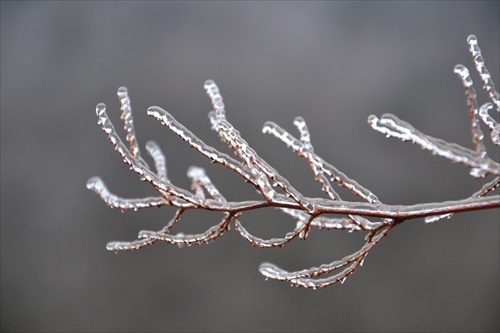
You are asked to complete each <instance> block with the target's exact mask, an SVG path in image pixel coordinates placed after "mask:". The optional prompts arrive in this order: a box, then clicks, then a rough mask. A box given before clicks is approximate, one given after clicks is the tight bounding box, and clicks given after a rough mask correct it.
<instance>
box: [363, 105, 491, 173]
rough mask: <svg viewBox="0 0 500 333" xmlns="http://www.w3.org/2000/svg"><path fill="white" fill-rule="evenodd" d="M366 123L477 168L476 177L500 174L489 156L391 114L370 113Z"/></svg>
mask: <svg viewBox="0 0 500 333" xmlns="http://www.w3.org/2000/svg"><path fill="white" fill-rule="evenodd" d="M368 124H369V125H370V126H371V127H372V128H373V129H374V130H376V131H378V132H380V133H382V134H385V135H386V136H387V137H396V138H398V139H400V140H402V141H409V142H411V143H414V144H417V145H419V146H420V147H421V148H422V149H424V150H429V151H431V152H432V153H433V154H435V155H439V156H442V157H444V158H447V159H449V160H451V161H452V162H459V163H462V164H464V165H465V166H468V167H470V168H475V169H477V170H476V171H477V177H484V176H486V175H488V174H495V175H498V174H500V165H499V164H498V163H497V162H495V161H493V160H491V159H490V158H488V157H486V156H485V157H481V156H478V155H477V154H476V152H475V151H473V150H470V149H468V148H465V147H462V146H460V145H458V144H456V143H449V142H446V141H444V140H441V139H437V138H434V137H432V136H429V135H426V134H424V133H422V132H420V131H419V130H417V129H415V128H414V127H413V126H412V125H410V124H409V123H407V122H405V121H402V120H400V119H399V118H398V117H396V116H395V115H393V114H390V113H388V114H384V115H382V117H381V118H380V119H379V118H377V117H376V116H373V115H372V116H370V117H369V118H368Z"/></svg>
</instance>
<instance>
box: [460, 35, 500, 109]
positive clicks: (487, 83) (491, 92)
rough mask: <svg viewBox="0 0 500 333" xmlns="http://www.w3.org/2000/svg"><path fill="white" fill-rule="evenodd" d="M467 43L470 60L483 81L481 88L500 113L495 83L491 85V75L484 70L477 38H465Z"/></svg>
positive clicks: (499, 96) (498, 96)
mask: <svg viewBox="0 0 500 333" xmlns="http://www.w3.org/2000/svg"><path fill="white" fill-rule="evenodd" d="M467 43H469V50H470V52H471V53H472V60H473V62H474V65H475V66H476V69H477V72H478V73H479V75H480V76H481V80H482V81H483V85H484V86H483V88H484V90H486V92H487V93H488V97H489V98H490V100H491V101H492V102H493V104H495V105H496V107H497V111H498V112H500V94H499V93H498V91H497V90H496V89H495V83H493V79H492V78H491V74H490V72H489V71H488V69H487V68H486V65H485V62H484V59H483V56H482V54H481V49H480V48H479V44H478V43H477V37H476V36H474V35H470V36H469V37H467Z"/></svg>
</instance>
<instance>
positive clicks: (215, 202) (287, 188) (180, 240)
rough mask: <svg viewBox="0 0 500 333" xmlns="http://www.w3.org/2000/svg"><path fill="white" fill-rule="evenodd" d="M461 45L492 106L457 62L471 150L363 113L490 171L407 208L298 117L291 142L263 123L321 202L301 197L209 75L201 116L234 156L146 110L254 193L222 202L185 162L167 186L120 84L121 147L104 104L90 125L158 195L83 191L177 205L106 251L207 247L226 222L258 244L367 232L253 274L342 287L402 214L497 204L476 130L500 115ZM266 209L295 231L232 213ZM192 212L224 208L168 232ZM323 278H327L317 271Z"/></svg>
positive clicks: (395, 133) (489, 84) (484, 75)
mask: <svg viewBox="0 0 500 333" xmlns="http://www.w3.org/2000/svg"><path fill="white" fill-rule="evenodd" d="M468 43H469V46H470V51H471V53H472V54H473V61H474V63H475V65H476V69H477V71H478V72H479V74H480V75H481V80H482V82H483V85H484V89H485V90H486V92H487V94H488V98H489V99H490V102H488V103H485V104H483V105H482V106H479V103H478V96H477V92H476V89H475V88H474V84H473V81H472V79H471V77H470V73H469V71H468V69H467V68H465V66H463V65H457V66H456V67H455V72H456V73H457V74H458V75H459V78H460V80H461V81H462V84H463V86H464V88H465V92H466V95H467V101H468V105H469V110H470V117H471V128H472V141H473V145H474V148H475V149H469V148H465V147H462V146H460V145H457V144H453V143H449V142H446V141H444V140H441V139H437V138H434V137H431V136H429V135H426V134H424V133H422V132H420V131H419V130H417V129H415V128H414V127H413V126H412V125H410V124H409V123H407V122H405V121H402V120H400V119H398V118H397V117H396V116H394V115H391V114H386V115H383V116H382V117H380V118H378V117H376V116H370V117H369V119H368V122H369V124H370V126H371V127H372V128H373V129H375V130H377V131H379V132H381V133H383V134H385V135H386V136H388V137H390V136H392V137H396V138H399V139H401V140H403V141H409V142H412V143H415V144H417V145H419V146H420V147H421V148H423V149H424V150H429V151H430V152H431V153H432V154H434V155H439V156H443V157H445V158H447V159H449V160H450V161H452V162H460V163H462V164H464V165H465V166H467V167H469V168H470V169H471V172H470V173H471V175H472V176H474V177H476V178H482V177H488V176H494V177H495V179H493V180H491V181H488V182H487V183H485V184H484V185H483V186H482V187H481V188H480V189H479V190H478V191H476V192H474V193H472V194H471V195H469V196H467V197H466V198H465V199H460V200H454V201H445V202H431V203H420V204H415V205H405V206H401V205H389V204H385V203H383V202H381V201H380V200H379V199H378V198H377V196H376V195H375V194H374V193H373V192H371V191H370V190H368V189H367V188H365V187H363V186H362V185H361V184H359V183H358V182H356V181H355V180H353V179H351V178H349V177H348V176H347V175H345V174H344V173H343V172H341V171H340V170H338V169H337V168H336V167H334V166H333V165H332V164H329V163H327V162H326V161H325V160H323V159H322V158H321V157H319V156H318V154H317V153H316V152H315V151H314V147H313V144H312V142H311V134H310V132H309V128H308V126H307V124H306V122H305V120H304V119H303V118H302V117H296V118H295V120H294V125H295V126H296V127H297V129H298V131H299V135H300V136H299V138H296V137H294V136H293V135H291V134H290V133H288V132H287V131H285V130H284V129H283V128H281V127H280V126H278V125H277V124H275V123H273V122H266V123H265V125H264V127H263V132H264V133H269V134H272V135H273V136H275V137H276V138H278V139H280V140H281V141H283V142H284V143H285V144H286V145H287V146H288V147H290V148H291V149H292V151H293V152H294V153H296V154H297V155H298V156H300V157H302V158H304V159H305V160H306V161H307V163H309V165H310V167H311V170H312V171H313V175H314V179H315V180H316V181H317V182H318V183H319V184H320V186H321V188H322V190H323V192H324V193H325V194H326V198H309V197H306V196H305V195H303V194H302V193H300V192H299V191H298V190H297V189H296V188H295V187H294V186H293V185H292V184H291V182H290V181H289V180H287V179H286V178H285V177H283V176H282V175H281V174H280V173H279V172H278V171H277V170H276V169H275V168H274V167H273V166H271V165H270V164H269V163H268V162H267V161H265V160H264V159H263V158H262V157H260V156H259V155H258V154H257V152H256V151H255V150H254V149H253V148H251V147H250V145H249V144H248V142H247V141H246V140H245V139H243V137H242V135H241V133H240V132H239V131H238V130H237V129H236V128H235V127H234V126H233V125H232V124H231V123H230V122H229V121H228V120H227V118H226V110H225V105H224V102H223V99H222V96H221V94H220V91H219V88H218V87H217V85H216V84H215V82H214V81H212V80H208V81H206V82H205V85H204V88H205V90H206V92H207V94H208V96H209V97H210V99H211V102H212V108H213V110H212V111H210V112H209V119H210V122H211V125H212V128H213V129H214V130H215V131H216V132H217V134H218V136H219V138H220V139H221V141H222V142H224V143H225V144H227V145H228V146H229V148H230V149H231V150H232V151H233V153H234V154H235V156H236V158H233V157H231V156H229V155H227V154H225V153H222V152H221V151H219V150H217V149H215V148H213V147H211V146H209V145H207V144H206V143H204V142H203V141H202V140H201V139H200V138H198V137H197V136H196V135H194V134H193V133H192V132H191V131H189V130H188V129H187V128H186V127H184V125H182V124H181V123H179V122H178V121H177V120H176V119H175V118H174V117H173V116H172V115H171V114H170V113H168V112H167V111H165V110H163V109H162V108H160V107H157V106H152V107H150V108H149V109H148V111H147V113H148V115H150V116H152V117H154V118H156V119H157V120H159V121H160V122H161V123H162V124H163V125H164V126H166V127H167V128H168V129H169V130H171V131H172V132H174V133H175V134H177V135H178V136H179V137H180V138H181V139H182V140H183V141H185V142H186V143H187V144H188V145H189V146H191V147H192V148H193V149H195V150H196V151H198V152H199V153H200V154H202V155H204V156H205V157H207V158H208V159H209V160H210V162H212V163H217V164H221V165H222V166H224V167H225V168H227V169H229V170H232V171H234V172H235V173H236V174H238V175H239V176H240V177H241V178H242V180H243V181H245V182H248V183H250V184H251V185H253V186H254V187H255V189H256V190H257V191H258V192H259V193H260V195H261V196H262V199H261V200H247V201H228V200H226V198H225V197H224V196H223V195H222V193H221V192H220V191H219V189H218V188H217V187H216V186H215V184H214V183H213V182H212V181H211V180H210V178H209V177H208V176H207V174H206V173H205V170H204V169H202V168H200V167H196V166H192V167H190V168H189V169H188V171H187V177H188V178H190V179H191V190H187V189H183V188H180V187H178V186H175V185H174V184H173V183H172V181H171V180H170V179H169V178H168V175H167V165H166V158H165V155H164V154H163V152H162V151H161V148H160V146H159V145H158V144H156V143H155V142H153V141H149V142H148V143H147V144H146V146H145V148H146V150H147V152H148V153H149V155H150V157H151V159H152V160H153V164H154V169H151V168H150V167H149V165H148V163H147V162H146V161H145V159H144V157H143V156H142V155H141V151H140V148H139V143H138V140H137V138H136V134H135V128H134V122H133V119H132V109H131V105H130V98H129V96H128V91H127V89H126V88H125V87H120V88H119V89H118V98H119V101H120V104H121V112H122V114H121V119H122V120H123V123H124V129H125V132H126V140H125V143H126V144H127V145H126V144H125V143H124V141H122V140H121V138H120V136H119V135H118V133H117V132H116V131H115V128H114V126H113V124H112V123H111V120H110V119H109V117H108V115H107V114H106V107H105V105H104V104H102V103H100V104H98V105H97V107H96V113H97V117H98V124H99V125H100V127H101V129H102V130H103V131H104V132H105V133H106V135H107V137H108V140H109V142H111V144H112V145H113V147H114V149H115V151H116V152H118V154H119V155H120V156H121V157H122V159H123V161H124V162H125V163H126V164H127V165H129V166H130V168H131V169H132V170H133V171H134V172H135V173H137V174H138V175H139V176H140V178H141V179H142V180H144V181H147V182H148V183H150V184H151V185H152V186H153V188H154V189H155V190H156V191H157V192H158V194H159V195H158V196H150V197H146V198H123V197H120V196H118V195H116V194H114V193H112V192H110V191H109V190H108V188H107V187H106V185H105V184H104V182H103V181H102V180H101V179H100V178H99V177H92V178H90V179H89V180H88V182H87V188H88V189H90V190H93V191H94V192H95V193H97V194H98V195H99V197H100V198H101V199H102V200H103V201H104V202H105V203H106V204H107V205H108V206H110V207H111V208H117V209H120V210H123V211H125V210H133V211H135V210H139V209H143V208H149V207H161V206H171V207H176V208H177V209H176V212H175V214H174V216H173V218H172V219H170V220H169V222H168V223H167V224H166V225H165V226H164V227H163V228H161V229H160V230H157V231H151V230H142V231H140V232H139V234H138V239H136V240H134V241H130V242H124V241H114V242H109V243H108V244H107V246H106V248H107V249H108V250H110V251H113V252H121V251H132V250H139V249H141V248H143V247H145V246H150V245H153V244H154V243H156V242H158V241H162V242H165V243H168V244H174V245H178V246H179V247H182V246H186V245H187V246H190V245H199V244H205V243H209V242H212V241H214V240H215V239H217V238H218V237H220V236H221V235H222V234H224V233H225V232H226V231H227V230H229V229H230V226H231V224H234V227H235V229H236V231H237V232H238V233H239V234H240V235H241V236H242V237H243V238H244V239H246V240H247V241H249V242H250V243H251V244H252V245H254V246H256V247H259V248H276V247H282V246H283V245H285V244H287V243H289V242H291V241H293V240H294V239H296V238H301V239H306V238H307V236H308V233H309V230H310V229H311V228H317V229H321V230H332V231H347V232H357V233H359V232H362V233H365V234H366V237H365V240H366V242H365V244H364V245H363V246H362V247H361V248H360V249H359V250H358V251H356V252H354V253H352V254H350V255H348V256H346V257H344V258H342V259H340V260H335V261H333V262H331V263H329V264H323V265H320V266H319V267H311V268H309V269H303V270H298V271H291V272H289V271H286V270H283V269H281V268H279V267H278V266H276V265H274V264H271V263H263V264H262V265H261V266H260V272H261V273H262V274H263V275H264V276H265V277H266V279H274V280H278V281H285V282H287V283H289V284H290V285H292V286H298V287H306V288H313V289H318V288H323V287H327V286H329V285H332V284H335V283H337V282H341V283H343V282H344V281H345V280H346V278H347V277H348V276H349V275H351V274H352V273H354V272H355V271H356V270H357V269H358V268H359V267H360V266H362V264H363V261H364V260H365V258H366V256H367V255H368V253H369V252H370V251H371V250H372V249H373V248H374V246H375V245H377V244H378V243H379V242H380V241H381V240H382V239H383V238H384V237H385V236H387V235H388V234H389V232H390V231H391V230H392V229H393V228H394V227H395V226H397V225H400V224H401V223H403V222H405V221H407V220H411V219H417V218H425V221H426V222H427V223H429V222H436V221H439V220H441V219H443V218H445V217H446V218H451V217H452V216H453V215H454V214H456V213H460V212H466V211H473V210H482V209H490V208H496V209H498V208H500V196H498V195H493V194H492V192H494V191H495V190H496V189H497V188H498V187H499V186H500V164H499V163H498V161H494V160H493V159H491V158H490V157H489V156H488V154H487V150H486V145H485V144H484V135H483V132H482V130H481V126H487V127H488V128H489V130H490V132H491V133H490V134H491V138H492V141H493V143H494V144H496V145H498V144H500V137H499V133H500V126H499V124H498V122H497V121H496V120H495V119H494V118H493V117H492V116H491V115H490V113H489V112H490V111H491V110H492V109H494V108H495V107H496V109H497V111H500V108H499V105H500V102H499V95H498V92H497V91H496V89H495V85H494V83H493V81H492V80H491V75H490V74H489V72H488V70H487V69H486V66H485V64H484V59H483V57H482V55H481V50H480V49H479V47H478V45H477V39H476V38H475V37H474V36H472V35H471V36H470V37H469V38H468ZM494 156H497V154H495V155H494ZM334 186H341V187H344V188H347V189H349V190H350V191H351V192H353V193H354V194H355V195H356V196H357V197H359V198H360V199H359V201H345V200H343V199H342V198H341V197H340V195H339V194H338V193H337V192H336V190H335V189H334ZM265 207H269V208H273V209H276V210H277V211H278V212H281V213H283V214H284V215H286V216H287V217H289V218H290V219H291V220H292V221H293V222H294V223H295V227H294V228H293V229H292V230H291V231H289V232H287V233H286V234H285V236H284V237H280V238H271V239H262V238H259V237H257V236H255V235H252V234H251V233H250V232H249V231H248V230H247V229H246V228H245V227H244V226H243V222H242V221H241V219H240V217H241V216H242V214H244V213H245V212H246V211H249V210H254V209H260V208H265ZM190 209H197V210H200V209H201V210H205V211H208V212H218V214H221V213H222V219H220V220H219V221H218V222H216V224H215V225H212V226H211V227H209V228H208V229H207V230H205V231H204V232H202V233H199V234H195V235H186V234H184V233H182V232H179V233H176V234H173V233H172V229H173V228H174V227H177V226H178V224H179V222H180V220H181V218H182V217H183V214H184V213H185V212H186V211H188V210H190ZM373 219H374V221H373ZM325 275H327V276H326V277H324V276H325Z"/></svg>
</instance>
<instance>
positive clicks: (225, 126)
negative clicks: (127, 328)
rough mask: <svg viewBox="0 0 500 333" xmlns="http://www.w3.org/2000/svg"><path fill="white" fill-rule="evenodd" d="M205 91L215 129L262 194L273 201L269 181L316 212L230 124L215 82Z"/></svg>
mask: <svg viewBox="0 0 500 333" xmlns="http://www.w3.org/2000/svg"><path fill="white" fill-rule="evenodd" d="M205 90H206V92H207V94H208V96H209V97H210V98H211V100H212V105H213V107H214V112H212V113H210V114H209V117H210V121H211V123H212V126H213V128H214V129H215V130H216V131H217V132H218V133H219V136H220V137H221V139H222V141H224V142H225V143H227V144H228V145H229V147H230V148H231V149H232V150H233V151H234V152H235V154H236V155H238V156H239V157H240V158H241V159H242V160H243V161H244V163H245V165H246V166H247V167H248V169H249V170H250V171H251V172H252V174H254V175H255V177H256V179H257V183H258V184H259V187H260V190H261V193H262V194H263V195H264V196H265V197H266V198H268V199H270V200H272V198H273V197H274V196H275V191H274V189H273V188H272V186H271V185H270V182H269V180H268V179H267V177H268V178H269V179H271V180H272V181H273V183H275V184H277V186H279V187H280V188H281V189H282V190H283V191H284V192H285V193H286V194H287V195H289V196H290V197H291V198H292V199H293V200H295V201H296V202H297V203H298V204H299V205H301V206H302V207H304V209H306V210H307V211H309V212H311V213H312V212H314V210H315V207H314V205H312V204H311V203H310V202H308V201H307V200H306V198H305V197H304V196H303V195H302V194H301V193H300V192H299V191H297V190H296V189H295V188H294V187H293V186H292V185H291V184H290V182H289V181H288V180H287V179H286V178H285V177H283V176H282V175H280V174H279V172H278V171H277V170H276V169H274V168H273V167H272V166H271V165H269V163H267V162H266V161H265V160H264V159H262V158H261V157H260V156H259V155H257V152H256V151H255V150H254V149H252V148H251V147H250V145H249V144H248V143H247V142H246V141H245V140H244V139H243V138H242V137H241V134H240V132H239V131H237V130H236V129H235V128H234V127H233V125H232V124H231V123H229V122H228V121H227V119H226V116H225V111H224V103H223V102H222V96H221V95H220V92H219V88H218V87H217V85H216V84H215V82H214V81H213V80H208V81H206V82H205Z"/></svg>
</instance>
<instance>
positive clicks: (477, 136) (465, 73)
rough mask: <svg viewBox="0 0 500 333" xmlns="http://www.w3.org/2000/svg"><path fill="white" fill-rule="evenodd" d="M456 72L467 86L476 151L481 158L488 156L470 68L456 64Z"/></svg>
mask: <svg viewBox="0 0 500 333" xmlns="http://www.w3.org/2000/svg"><path fill="white" fill-rule="evenodd" d="M454 72H455V74H457V75H458V77H459V78H460V80H461V81H462V84H463V86H464V88H465V94H466V95H467V104H468V105H469V108H470V118H471V127H472V142H473V143H474V147H476V152H477V154H478V155H479V157H480V158H483V157H485V156H486V147H485V146H484V143H483V139H484V134H483V131H481V127H480V125H479V107H478V104H477V93H476V89H475V88H474V83H473V82H472V79H471V77H470V75H469V70H468V69H467V67H465V66H464V65H456V66H455V69H454Z"/></svg>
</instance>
